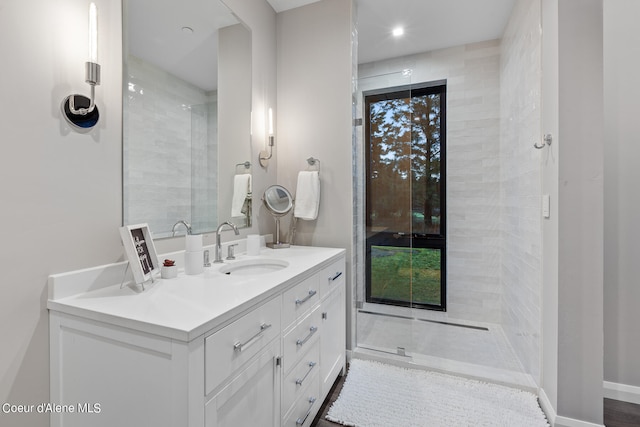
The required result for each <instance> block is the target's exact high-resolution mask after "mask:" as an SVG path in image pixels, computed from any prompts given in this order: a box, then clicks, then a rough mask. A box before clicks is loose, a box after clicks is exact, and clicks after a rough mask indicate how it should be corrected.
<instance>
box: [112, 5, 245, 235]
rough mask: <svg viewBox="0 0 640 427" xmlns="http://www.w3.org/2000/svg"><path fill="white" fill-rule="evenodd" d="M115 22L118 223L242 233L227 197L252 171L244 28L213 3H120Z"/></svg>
mask: <svg viewBox="0 0 640 427" xmlns="http://www.w3.org/2000/svg"><path fill="white" fill-rule="evenodd" d="M123 17H124V19H123V31H124V34H123V40H124V46H123V54H124V58H123V68H124V69H123V223H124V224H125V225H128V224H137V223H148V224H149V228H150V230H151V232H152V233H153V237H154V238H159V237H170V236H172V235H173V234H174V233H173V226H174V224H176V223H177V222H178V221H186V222H188V223H190V224H191V226H192V231H193V233H194V234H195V233H206V232H211V231H214V230H215V229H216V226H217V224H218V223H219V222H222V221H226V220H229V219H231V220H232V221H233V222H234V223H235V224H236V225H238V226H239V227H242V226H247V225H249V222H250V213H251V209H250V205H248V206H245V207H243V208H242V209H241V213H239V212H238V209H237V208H234V209H233V213H234V215H237V216H236V217H233V216H232V197H233V195H234V194H235V193H234V189H233V185H234V182H236V181H237V179H236V177H235V175H240V174H250V173H251V168H252V166H248V167H247V166H246V165H245V162H250V161H251V159H252V155H251V132H250V127H251V31H250V29H249V28H247V26H246V25H244V24H243V23H241V22H239V21H238V19H237V18H236V17H235V16H234V14H233V13H232V11H230V10H229V9H228V8H227V7H226V6H225V5H224V4H223V3H222V2H220V1H219V0H123ZM249 198H250V193H249ZM247 208H249V209H248V212H247ZM184 232H185V229H184V228H180V229H179V230H178V234H184Z"/></svg>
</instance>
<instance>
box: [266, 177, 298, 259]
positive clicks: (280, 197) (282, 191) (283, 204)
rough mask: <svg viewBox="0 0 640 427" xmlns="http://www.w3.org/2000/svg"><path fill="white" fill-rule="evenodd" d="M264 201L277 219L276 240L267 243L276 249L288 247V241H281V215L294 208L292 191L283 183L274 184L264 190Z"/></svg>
mask: <svg viewBox="0 0 640 427" xmlns="http://www.w3.org/2000/svg"><path fill="white" fill-rule="evenodd" d="M262 201H263V203H264V206H265V207H266V208H267V210H268V211H269V212H270V213H271V215H273V216H274V218H275V220H276V242H275V243H267V246H269V247H270V248H274V249H279V248H288V247H289V244H288V243H282V242H281V241H280V217H281V216H284V215H286V214H288V213H289V212H290V211H291V209H292V208H293V197H292V196H291V193H289V190H287V189H286V188H284V187H283V186H281V185H272V186H270V187H268V188H267V189H266V190H264V196H263V197H262Z"/></svg>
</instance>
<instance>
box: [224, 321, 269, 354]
mask: <svg viewBox="0 0 640 427" xmlns="http://www.w3.org/2000/svg"><path fill="white" fill-rule="evenodd" d="M270 327H271V325H267V324H266V323H263V324H262V325H260V331H259V332H258V333H257V334H255V335H254V336H252V337H251V338H249V340H248V341H247V342H245V343H240V342H237V343H235V344H234V345H233V350H234V351H238V352H241V351H242V350H244V349H245V348H247V347H249V346H250V345H251V344H253V343H254V342H256V340H257V339H258V338H260V336H261V335H262V333H263V332H264V331H266V330H267V329H269V328H270Z"/></svg>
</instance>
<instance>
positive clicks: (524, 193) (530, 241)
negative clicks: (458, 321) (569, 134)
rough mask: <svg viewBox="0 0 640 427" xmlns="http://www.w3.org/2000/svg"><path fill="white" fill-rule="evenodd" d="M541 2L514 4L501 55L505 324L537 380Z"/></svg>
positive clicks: (539, 241)
mask: <svg viewBox="0 0 640 427" xmlns="http://www.w3.org/2000/svg"><path fill="white" fill-rule="evenodd" d="M540 13H541V5H540V0H527V1H518V2H516V3H515V7H514V11H513V12H512V16H511V20H510V22H509V25H508V26H507V28H506V30H505V34H504V37H503V41H502V54H501V58H502V61H501V64H500V68H501V91H500V93H501V109H500V110H501V117H502V125H501V129H500V132H501V135H500V141H501V143H500V164H501V167H500V172H501V173H500V183H501V195H500V201H501V209H502V224H501V230H500V231H501V236H500V243H499V244H500V246H501V247H502V271H501V278H502V292H501V295H502V308H503V315H502V325H503V330H504V331H505V334H506V335H507V338H508V339H509V341H510V342H511V345H512V346H513V348H514V350H515V352H516V354H517V355H518V358H519V359H520V361H521V363H522V364H523V367H524V369H525V371H526V372H527V373H528V374H530V375H531V376H532V377H533V378H534V379H536V381H538V382H539V377H540V366H539V365H540V321H541V320H540V319H541V318H540V299H541V295H540V291H541V274H542V270H541V244H542V242H541V214H540V209H541V205H540V203H541V191H542V190H541V185H542V184H541V183H542V181H541V179H542V178H541V168H540V164H541V163H540V162H541V156H543V155H544V154H546V153H545V150H540V151H539V150H536V149H534V148H533V144H534V142H541V140H542V135H541V111H540V108H541V105H540V102H541V80H540V79H541V30H540Z"/></svg>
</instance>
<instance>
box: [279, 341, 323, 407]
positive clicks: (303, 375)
mask: <svg viewBox="0 0 640 427" xmlns="http://www.w3.org/2000/svg"><path fill="white" fill-rule="evenodd" d="M318 362H320V342H319V341H316V342H315V343H313V347H310V348H309V351H308V352H307V353H306V354H304V355H302V356H301V357H300V360H298V364H297V365H295V367H294V368H293V369H292V370H291V372H289V374H288V375H287V376H286V378H285V379H284V382H283V384H282V408H283V413H284V412H286V411H288V410H289V408H290V407H291V405H292V404H293V402H294V401H295V400H296V398H298V397H299V396H300V393H302V392H303V391H305V390H306V389H307V386H308V385H309V384H310V383H312V382H314V380H315V377H317V376H318V375H319V373H320V364H319V363H318Z"/></svg>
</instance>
